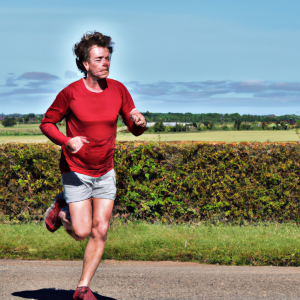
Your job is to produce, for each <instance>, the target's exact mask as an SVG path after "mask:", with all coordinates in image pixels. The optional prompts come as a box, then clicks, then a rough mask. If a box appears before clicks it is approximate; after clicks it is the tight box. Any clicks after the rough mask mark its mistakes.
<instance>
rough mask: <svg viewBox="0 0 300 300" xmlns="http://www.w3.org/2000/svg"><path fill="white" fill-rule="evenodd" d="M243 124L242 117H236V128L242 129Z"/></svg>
mask: <svg viewBox="0 0 300 300" xmlns="http://www.w3.org/2000/svg"><path fill="white" fill-rule="evenodd" d="M241 124H242V121H241V119H236V120H235V121H234V126H233V127H234V128H236V129H237V130H240V128H241Z"/></svg>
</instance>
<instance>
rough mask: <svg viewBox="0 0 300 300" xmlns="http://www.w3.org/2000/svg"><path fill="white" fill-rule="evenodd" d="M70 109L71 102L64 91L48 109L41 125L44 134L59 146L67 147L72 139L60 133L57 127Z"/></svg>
mask: <svg viewBox="0 0 300 300" xmlns="http://www.w3.org/2000/svg"><path fill="white" fill-rule="evenodd" d="M68 108H69V101H68V99H67V97H66V95H65V92H64V90H63V91H61V92H60V93H59V94H58V95H57V97H56V99H55V100H54V102H53V103H52V105H51V106H50V107H49V108H48V110H47V112H46V114H45V117H44V118H43V120H42V122H41V125H40V129H41V131H42V132H43V134H44V135H45V136H46V137H47V138H49V140H50V141H52V142H53V143H55V144H56V145H59V146H62V145H65V146H66V145H67V144H68V141H69V140H70V138H69V137H66V136H65V135H64V134H63V133H62V132H60V131H59V129H58V128H57V126H56V125H55V124H56V123H58V122H60V121H61V120H62V119H63V118H64V116H65V114H66V112H67V110H68Z"/></svg>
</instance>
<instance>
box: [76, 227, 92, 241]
mask: <svg viewBox="0 0 300 300" xmlns="http://www.w3.org/2000/svg"><path fill="white" fill-rule="evenodd" d="M74 232H75V235H76V237H77V239H76V241H82V240H84V239H86V238H87V237H88V236H89V235H90V233H91V231H90V230H87V228H78V229H74Z"/></svg>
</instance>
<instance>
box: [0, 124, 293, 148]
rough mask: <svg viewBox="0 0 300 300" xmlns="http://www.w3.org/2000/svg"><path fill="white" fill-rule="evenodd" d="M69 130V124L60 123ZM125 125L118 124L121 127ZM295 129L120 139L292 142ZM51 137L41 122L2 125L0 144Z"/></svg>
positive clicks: (124, 136) (123, 135)
mask: <svg viewBox="0 0 300 300" xmlns="http://www.w3.org/2000/svg"><path fill="white" fill-rule="evenodd" d="M59 129H60V130H61V131H62V132H63V133H64V134H65V127H64V126H62V127H59ZM122 129H124V127H123V128H122V127H120V128H118V131H120V130H122ZM298 140H299V138H298V136H297V135H296V133H295V130H276V131H271V130H265V131H264V130H260V131H249V130H247V131H242V130H240V131H210V130H207V131H200V132H176V133H161V134H158V133H153V134H147V133H145V134H143V135H141V136H139V137H136V136H134V135H132V134H131V133H120V132H118V134H117V141H152V142H159V141H161V142H169V141H203V142H212V141H217V142H244V141H247V142H255V141H256V142H266V141H267V142H288V141H298ZM47 141H49V140H48V139H47V138H46V137H45V136H44V135H43V134H42V133H41V131H40V129H39V125H38V124H26V125H16V126H14V127H8V128H5V127H3V126H2V125H0V144H3V143H15V142H21V143H31V142H34V143H37V142H41V143H44V142H47Z"/></svg>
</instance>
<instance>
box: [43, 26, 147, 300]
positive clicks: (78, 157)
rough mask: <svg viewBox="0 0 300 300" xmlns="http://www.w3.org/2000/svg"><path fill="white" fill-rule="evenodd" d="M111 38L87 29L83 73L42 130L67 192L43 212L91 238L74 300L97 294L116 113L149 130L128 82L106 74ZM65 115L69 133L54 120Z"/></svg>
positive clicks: (110, 199)
mask: <svg viewBox="0 0 300 300" xmlns="http://www.w3.org/2000/svg"><path fill="white" fill-rule="evenodd" d="M112 52H113V42H112V40H111V37H109V36H106V35H103V34H101V33H100V32H97V31H94V32H88V33H86V34H84V35H83V37H82V38H81V40H80V42H78V43H76V44H75V46H74V53H75V55H76V64H77V67H78V69H79V70H80V71H81V72H82V73H83V74H84V78H82V79H80V80H78V81H75V82H73V83H71V84H70V85H68V86H67V87H66V88H64V89H63V90H62V91H61V92H60V93H59V94H58V95H57V97H56V99H55V101H54V102H53V103H52V105H51V106H50V107H49V109H48V110H47V112H46V114H45V117H44V118H43V120H42V122H41V125H40V129H41V131H42V132H43V133H44V134H45V135H46V136H47V137H48V138H49V139H50V140H51V141H52V142H53V143H55V144H57V145H59V146H61V149H62V153H61V158H60V171H61V175H62V183H63V192H62V193H60V194H58V195H56V197H55V198H54V200H53V204H52V205H51V207H50V208H48V210H47V212H46V215H45V223H46V226H47V228H48V230H49V231H51V232H54V231H56V230H57V229H58V228H59V227H60V226H61V225H63V226H64V228H65V229H66V231H67V232H68V234H69V235H70V236H72V237H73V238H74V239H75V240H76V241H80V240H83V239H86V238H87V237H89V240H88V243H87V246H86V249H85V253H84V258H83V269H82V275H81V278H80V281H79V283H78V286H77V289H76V291H75V294H74V296H73V299H85V300H91V299H96V298H95V296H94V295H93V294H92V292H91V290H90V288H89V284H90V281H91V279H92V277H93V275H94V273H95V271H96V269H97V267H98V265H99V263H100V260H101V257H102V254H103V251H104V247H105V242H106V236H107V231H108V228H109V221H110V217H111V214H112V209H113V205H114V200H115V198H116V177H115V172H114V165H113V155H114V150H115V142H116V128H117V120H118V115H119V114H120V115H121V116H122V118H123V121H124V123H125V125H126V126H127V128H128V130H129V131H130V132H131V133H133V134H134V135H136V136H138V135H141V134H142V133H143V132H144V131H145V130H146V121H145V118H144V117H143V115H142V114H141V113H140V112H139V111H138V110H137V109H136V108H135V105H134V103H133V100H132V98H131V96H130V94H129V92H128V90H127V89H126V87H125V86H124V85H123V84H122V83H120V82H118V81H116V80H113V79H108V78H107V77H108V75H109V67H110V60H111V55H112ZM63 118H65V120H66V136H65V135H64V134H63V133H62V132H60V131H59V129H58V128H57V127H56V123H58V122H60V121H61V120H62V119H63Z"/></svg>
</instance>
